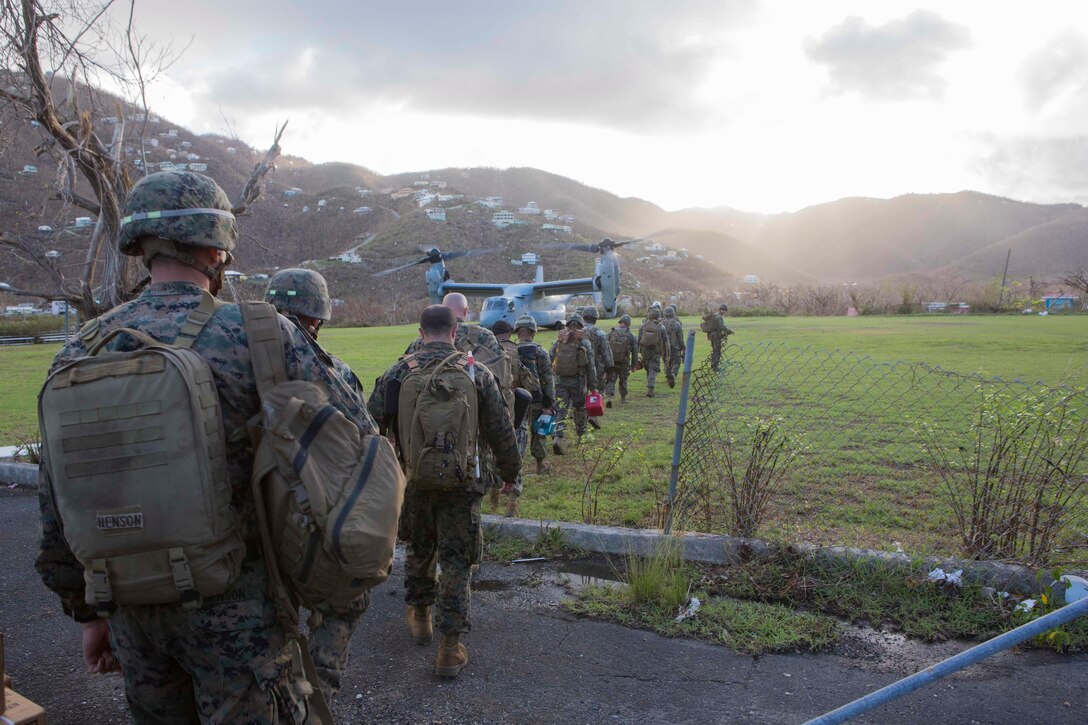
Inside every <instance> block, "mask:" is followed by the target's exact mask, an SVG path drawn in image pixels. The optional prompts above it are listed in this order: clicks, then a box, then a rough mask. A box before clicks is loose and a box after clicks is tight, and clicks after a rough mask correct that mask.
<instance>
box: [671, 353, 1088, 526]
mask: <svg viewBox="0 0 1088 725" xmlns="http://www.w3.org/2000/svg"><path fill="white" fill-rule="evenodd" d="M690 396H691V402H690V410H689V414H688V423H687V428H686V432H685V438H684V445H683V452H682V456H681V461H680V471H679V474H680V475H679V485H678V489H677V497H676V501H675V504H674V509H673V510H674V517H675V520H676V522H677V526H678V527H680V528H685V529H688V530H698V531H712V532H721V531H728V530H729V529H730V523H731V522H730V516H731V511H730V507H731V506H734V507H735V502H731V499H730V491H729V484H730V476H732V477H733V479H734V480H733V484H734V485H735V481H736V480H737V479H741V478H743V477H744V476H745V475H746V474H747V475H749V476H751V473H752V471H751V468H750V463H751V461H752V460H753V458H754V457H753V456H752V455H751V451H753V450H755V449H754V448H753V443H754V442H755V439H754V436H763V437H766V436H767V435H768V423H769V429H770V430H771V431H772V432H771V436H772V437H773V436H774V435H777V436H779V438H778V439H776V440H777V441H779V442H782V443H783V444H784V446H783V450H786V451H788V452H789V453H791V455H790V456H787V457H786V458H782V459H780V460H778V461H777V463H778V464H779V465H781V467H782V468H783V470H782V471H781V478H780V480H778V481H774V480H771V479H768V480H769V482H770V483H772V484H777V493H776V496H775V498H774V503H772V504H771V508H770V514H771V515H770V518H771V519H773V522H772V526H771V529H772V531H771V532H770V533H774V534H781V535H789V534H790V533H791V532H793V533H797V534H800V536H801V537H802V538H807V539H809V540H813V539H815V540H817V541H819V543H836V544H852V545H857V544H862V545H865V544H873V543H874V542H873V541H869V540H866V536H865V535H861V536H858V535H857V534H856V532H857V531H859V530H860V531H863V532H869V535H870V536H871V537H875V538H878V539H879V537H880V536H882V535H884V534H887V533H888V532H892V534H894V533H895V532H897V531H903V532H905V534H908V535H909V534H910V533H911V532H913V533H917V534H918V536H917V537H915V541H918V540H925V539H926V536H925V535H924V533H925V532H920V531H917V529H919V528H925V527H929V528H931V529H943V536H944V537H945V538H947V537H948V535H949V534H950V533H955V534H956V535H959V529H958V527H957V520H956V516H957V514H959V513H964V514H965V515H966V516H970V515H971V514H972V512H971V511H970V510H967V511H966V512H957V511H956V510H954V507H952V506H951V505H950V503H949V500H948V496H947V490H943V489H942V477H941V472H940V471H939V470H938V469H939V465H938V464H939V463H940V461H939V460H938V459H939V458H940V456H941V455H945V456H946V458H948V460H953V459H954V462H953V463H949V467H950V469H951V468H956V469H958V470H957V471H955V473H956V474H957V475H967V474H969V473H970V471H966V473H965V470H966V469H969V468H971V465H972V464H971V462H970V460H969V459H970V458H971V456H972V455H975V456H977V457H983V456H986V455H989V454H991V453H994V451H993V450H992V449H993V446H994V445H997V443H995V441H994V440H992V435H991V433H990V432H988V431H987V430H986V426H987V425H993V420H989V419H988V418H987V416H991V417H992V416H993V415H995V414H994V411H993V408H994V406H993V402H994V401H1000V403H1001V406H1003V409H1004V410H1012V411H1020V413H1018V414H1019V415H1021V417H1023V415H1022V411H1024V410H1028V411H1036V412H1038V411H1040V410H1042V411H1044V413H1045V414H1047V415H1049V414H1050V412H1051V411H1054V410H1057V409H1059V408H1060V420H1059V419H1057V418H1055V419H1054V420H1052V421H1050V425H1049V428H1048V429H1047V430H1048V432H1047V433H1046V435H1048V436H1051V437H1052V438H1055V439H1056V440H1050V439H1048V444H1049V445H1051V449H1050V451H1051V453H1048V454H1047V455H1051V454H1052V453H1053V450H1054V449H1053V447H1054V446H1055V445H1056V446H1057V448H1058V449H1061V448H1062V446H1063V445H1064V446H1065V447H1066V449H1068V448H1069V444H1070V443H1075V437H1076V436H1078V435H1079V436H1083V435H1084V434H1085V433H1088V428H1086V425H1088V424H1086V419H1088V395H1086V393H1085V391H1084V390H1075V389H1071V388H1066V387H1050V386H1046V385H1043V384H1042V383H1034V384H1031V383H1024V382H1020V381H1012V382H1010V381H1005V380H1001V379H997V378H988V377H983V376H980V375H963V374H958V373H954V372H950V371H947V370H942V369H941V368H937V367H930V366H928V365H926V364H922V363H907V362H896V363H885V362H880V361H878V360H874V359H873V358H871V357H867V356H863V355H856V354H853V353H850V352H842V351H838V350H835V351H829V350H822V349H817V348H813V347H805V348H800V347H793V346H790V345H786V344H773V343H752V344H739V345H737V344H731V345H728V346H727V347H726V348H725V351H724V355H723V360H722V366H721V369H720V372H715V371H713V370H712V369H711V368H710V366H709V364H708V362H707V361H704V362H703V364H702V365H701V366H698V367H696V369H695V370H694V371H693V374H692V382H691V390H690ZM998 417H1000V416H998ZM1052 417H1054V416H1052ZM753 421H758V422H759V424H758V425H754V424H753ZM761 431H762V432H761ZM1037 434H1038V433H1037V432H1036V435H1037ZM1021 435H1026V434H1023V433H1022V434H1021ZM1062 435H1066V436H1069V437H1070V438H1069V439H1068V440H1064V441H1063V439H1062ZM987 436H990V438H987ZM766 442H767V441H766V440H764V441H763V443H764V444H765V443H766ZM1084 448H1085V445H1084V442H1083V441H1081V442H1080V444H1079V449H1078V450H1077V451H1075V452H1074V454H1073V455H1072V456H1068V455H1067V456H1066V458H1064V459H1063V460H1062V461H1061V462H1060V463H1055V462H1053V461H1051V462H1050V463H1048V462H1046V461H1044V462H1043V463H1042V464H1041V465H1043V466H1044V467H1050V468H1052V469H1053V468H1055V467H1057V468H1062V467H1065V468H1062V470H1061V471H1060V472H1061V474H1062V475H1064V476H1066V478H1067V480H1068V481H1069V482H1070V483H1071V484H1073V485H1079V484H1083V485H1082V488H1084V489H1088V456H1085V455H1084V453H1085V452H1084ZM938 449H939V450H940V451H943V454H939V453H937V451H938ZM948 451H951V452H952V455H951V456H949V455H948ZM1002 455H1005V454H1000V455H998V454H996V453H995V454H994V456H993V458H994V460H995V461H997V464H996V465H1007V461H1006V462H1005V463H1001V460H1003V459H1002ZM1054 455H1057V454H1054ZM1063 455H1065V454H1063ZM1043 458H1046V456H1045V455H1044V456H1043ZM1051 458H1053V455H1051ZM948 460H946V463H948ZM772 463H773V461H772ZM977 463H979V464H980V466H981V468H983V469H985V468H986V465H987V462H986V461H985V460H982V461H977ZM990 465H991V467H992V465H995V464H994V463H991V464H990ZM1067 468H1071V469H1072V470H1066V469H1067ZM944 473H945V474H949V473H950V471H948V470H946V471H944ZM975 473H976V474H977V473H978V471H975ZM982 473H983V474H985V473H986V472H985V471H982ZM1013 473H1015V471H1014V472H1013ZM992 474H993V471H990V475H991V477H992ZM1070 474H1071V475H1070ZM1002 475H1005V474H1004V473H1002ZM1010 475H1011V474H1010ZM967 477H968V478H970V476H969V475H968V476H967ZM983 477H985V475H984V476H983ZM978 478H979V476H978V475H976V476H975V479H978ZM1078 482H1079V484H1078ZM955 485H958V484H955ZM967 485H969V486H971V485H974V486H977V485H978V481H977V480H975V481H974V482H973V483H971V482H968V484H967ZM1084 494H1085V491H1083V490H1082V491H1080V494H1079V498H1078V499H1077V500H1078V501H1079V500H1081V499H1083V498H1084ZM972 495H976V496H977V492H976V493H974V494H972ZM1067 503H1071V501H1070V502H1067ZM978 504H979V502H978V501H977V500H976V501H974V502H973V504H972V503H970V502H969V504H968V509H970V508H971V505H976V506H977V505H978ZM974 513H976V514H977V513H978V512H974ZM847 530H849V531H851V532H853V533H852V534H849V535H848V534H846V533H844V532H846V531H847ZM818 532H822V534H821V533H818ZM761 533H768V532H767V531H762V532H761ZM932 533H934V534H936V533H939V532H937V531H933V532H932ZM836 536H839V537H841V540H834V539H835V537H836ZM1080 536H1081V538H1082V539H1083V538H1084V534H1083V533H1081V534H1080ZM887 543H889V542H886V541H885V542H882V544H883V545H886V544H887ZM953 546H954V543H953Z"/></svg>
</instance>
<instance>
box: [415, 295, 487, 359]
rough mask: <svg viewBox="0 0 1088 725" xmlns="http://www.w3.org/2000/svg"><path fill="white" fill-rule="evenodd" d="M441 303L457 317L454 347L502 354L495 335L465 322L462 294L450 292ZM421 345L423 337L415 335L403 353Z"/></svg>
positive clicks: (464, 304) (465, 308) (468, 350)
mask: <svg viewBox="0 0 1088 725" xmlns="http://www.w3.org/2000/svg"><path fill="white" fill-rule="evenodd" d="M442 304H443V305H444V306H446V307H449V308H450V309H451V310H453V314H454V316H455V317H456V318H457V334H456V336H455V337H454V340H453V346H454V347H456V348H457V349H458V350H460V351H461V352H472V351H473V350H476V349H477V348H481V347H482V348H484V349H486V350H489V351H490V352H491V353H492V354H493V355H502V354H503V352H502V348H501V347H500V346H499V341H498V340H496V339H495V335H494V334H493V333H492V332H491V330H489V329H487V328H486V327H480V326H479V325H470V324H468V323H467V322H465V318H466V317H467V316H468V301H467V300H466V299H465V296H464V295H463V294H461V293H460V292H451V293H450V294H448V295H446V296H445V297H443V298H442ZM422 346H423V338H422V337H417V338H416V339H415V340H413V341H412V344H411V345H409V346H408V349H407V350H405V351H404V354H405V355H407V354H409V353H413V352H416V351H417V350H419V349H420V348H421V347H422Z"/></svg>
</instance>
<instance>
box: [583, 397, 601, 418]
mask: <svg viewBox="0 0 1088 725" xmlns="http://www.w3.org/2000/svg"><path fill="white" fill-rule="evenodd" d="M586 412H587V413H589V417H590V418H599V417H600V416H602V415H604V400H603V399H602V398H601V394H600V393H590V394H589V395H587V396H586Z"/></svg>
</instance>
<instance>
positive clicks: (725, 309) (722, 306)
mask: <svg viewBox="0 0 1088 725" xmlns="http://www.w3.org/2000/svg"><path fill="white" fill-rule="evenodd" d="M718 311H719V312H729V305H727V304H725V303H724V302H723V303H721V304H720V305H718Z"/></svg>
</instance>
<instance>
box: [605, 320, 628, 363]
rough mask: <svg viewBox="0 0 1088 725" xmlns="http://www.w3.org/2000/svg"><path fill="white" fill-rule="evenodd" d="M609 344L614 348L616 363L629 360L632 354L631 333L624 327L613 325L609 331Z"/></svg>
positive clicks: (613, 357) (613, 356)
mask: <svg viewBox="0 0 1088 725" xmlns="http://www.w3.org/2000/svg"><path fill="white" fill-rule="evenodd" d="M608 346H609V347H610V348H612V359H613V360H615V362H616V365H620V364H621V362H622V361H625V360H627V361H629V360H630V356H631V335H630V333H628V332H627V330H625V329H623V328H622V327H613V328H612V330H611V331H609V333H608Z"/></svg>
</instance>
